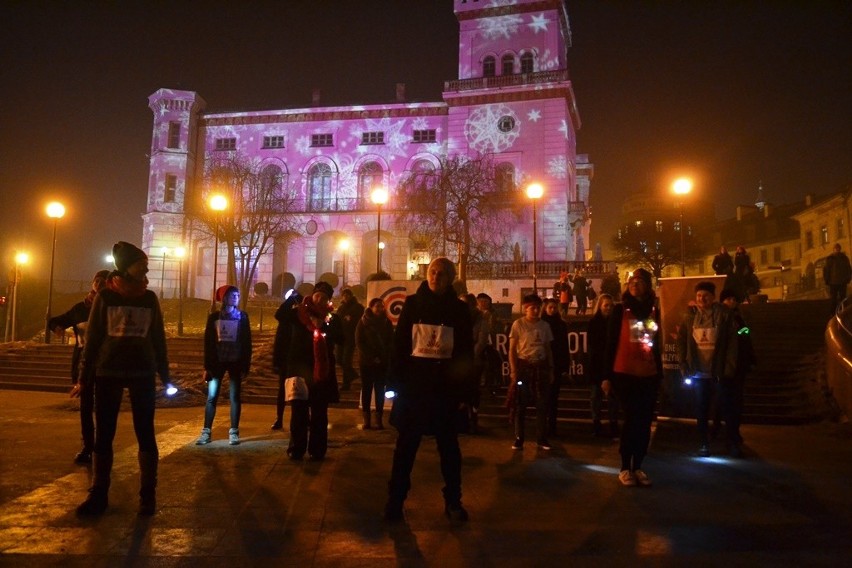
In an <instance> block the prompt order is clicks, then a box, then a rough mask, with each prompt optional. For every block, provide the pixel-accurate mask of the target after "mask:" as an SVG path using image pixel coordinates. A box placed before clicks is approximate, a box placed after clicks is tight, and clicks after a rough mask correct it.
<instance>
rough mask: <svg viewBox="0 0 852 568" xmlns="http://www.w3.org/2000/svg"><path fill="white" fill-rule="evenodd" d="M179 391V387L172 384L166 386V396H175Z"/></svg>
mask: <svg viewBox="0 0 852 568" xmlns="http://www.w3.org/2000/svg"><path fill="white" fill-rule="evenodd" d="M177 391H178V389H177V387H176V386H174V385H173V384H172V383H168V384H167V385H166V396H174V395H175V394H177Z"/></svg>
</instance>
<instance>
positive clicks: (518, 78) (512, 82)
mask: <svg viewBox="0 0 852 568" xmlns="http://www.w3.org/2000/svg"><path fill="white" fill-rule="evenodd" d="M560 81H562V82H564V81H568V70H567V69H560V70H557V71H539V72H537V73H518V74H516V75H497V76H495V77H474V78H472V79H456V80H453V81H445V82H444V92H449V91H473V90H476V89H494V88H500V87H520V86H523V85H541V84H544V83H556V82H560Z"/></svg>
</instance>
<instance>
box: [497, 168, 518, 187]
mask: <svg viewBox="0 0 852 568" xmlns="http://www.w3.org/2000/svg"><path fill="white" fill-rule="evenodd" d="M494 185H495V187H496V189H497V191H514V190H515V166H513V165H512V164H510V163H508V162H503V163H502V164H497V167H496V168H494Z"/></svg>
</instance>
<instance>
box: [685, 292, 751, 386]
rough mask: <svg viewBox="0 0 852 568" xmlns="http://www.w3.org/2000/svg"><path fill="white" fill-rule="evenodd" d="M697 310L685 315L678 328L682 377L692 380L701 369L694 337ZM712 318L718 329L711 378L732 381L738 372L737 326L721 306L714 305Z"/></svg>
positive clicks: (729, 313) (727, 311) (711, 311)
mask: <svg viewBox="0 0 852 568" xmlns="http://www.w3.org/2000/svg"><path fill="white" fill-rule="evenodd" d="M695 315H696V312H695V310H690V311H689V312H688V313H687V314H685V315H684V317H683V321H682V322H681V324H680V327H679V328H678V337H677V350H678V360H679V361H680V369H681V373H683V376H684V377H689V376H693V375H695V374H696V372H697V370H698V369H699V368H700V363H699V353H698V344H697V343H696V342H695V338H694V337H693V334H692V333H693V330H694V328H695V325H694V324H695ZM710 316H711V319H712V321H713V324H714V327H715V328H716V344H715V346H714V348H713V358H712V360H711V369H710V374H711V375H712V376H713V377H715V378H717V379H718V378H719V377H733V376H735V375H736V372H737V357H738V356H737V351H738V346H737V339H736V333H737V332H736V329H735V327H734V325H735V322H734V319H733V318H732V317H731V311H730V310H728V309H727V308H725V307H724V306H723V305H721V304H713V305H712V306H711V310H710Z"/></svg>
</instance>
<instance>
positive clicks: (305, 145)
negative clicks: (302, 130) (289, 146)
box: [294, 136, 311, 156]
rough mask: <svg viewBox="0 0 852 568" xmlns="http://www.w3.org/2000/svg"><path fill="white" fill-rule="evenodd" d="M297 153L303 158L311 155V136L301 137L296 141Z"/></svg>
mask: <svg viewBox="0 0 852 568" xmlns="http://www.w3.org/2000/svg"><path fill="white" fill-rule="evenodd" d="M294 146H295V148H296V151H297V152H298V153H299V154H301V155H302V156H307V155H309V154H310V153H311V137H310V136H299V137H298V138H297V139H296V144H295V145H294Z"/></svg>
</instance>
